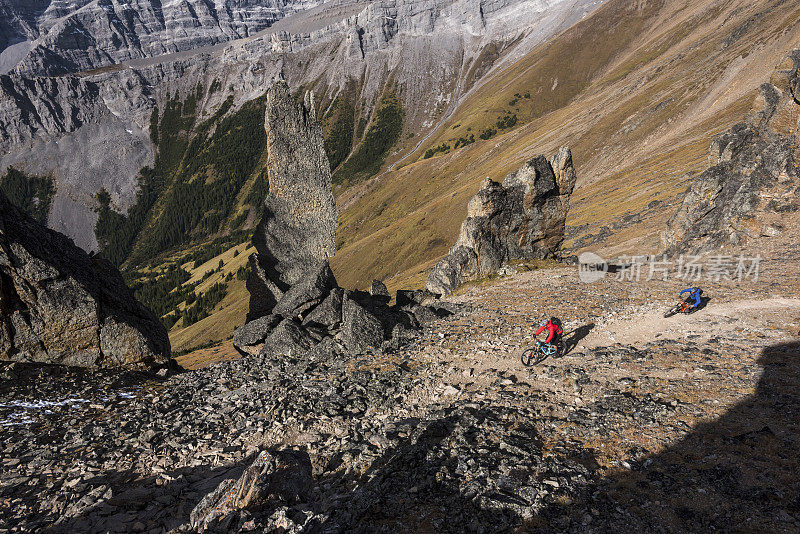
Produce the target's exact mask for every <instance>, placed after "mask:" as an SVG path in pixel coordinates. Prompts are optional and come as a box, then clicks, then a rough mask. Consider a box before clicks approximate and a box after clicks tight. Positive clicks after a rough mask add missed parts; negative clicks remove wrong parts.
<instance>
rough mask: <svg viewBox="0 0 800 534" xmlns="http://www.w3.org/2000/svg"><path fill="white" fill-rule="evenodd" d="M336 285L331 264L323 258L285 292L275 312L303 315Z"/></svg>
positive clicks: (292, 315) (293, 315)
mask: <svg viewBox="0 0 800 534" xmlns="http://www.w3.org/2000/svg"><path fill="white" fill-rule="evenodd" d="M335 287H337V285H336V278H335V277H334V276H333V271H331V266H330V264H329V263H328V260H327V259H325V260H322V261H320V262H318V263H317V265H316V266H315V267H313V268H311V269H309V271H308V273H307V275H306V276H305V277H303V278H302V279H301V280H300V281H299V282H298V283H296V284H294V285H293V286H291V287H290V288H289V289H288V291H286V292H285V293H284V294H283V296H282V297H281V299H280V301H278V304H277V305H276V306H275V308H274V310H273V312H274V313H275V314H278V315H282V316H284V317H297V316H299V315H302V314H304V313H305V312H306V311H308V310H310V309H311V308H313V307H314V306H316V305H317V304H319V303H320V302H321V301H322V299H323V298H325V297H326V296H328V294H329V293H330V292H331V290H332V289H334V288H335Z"/></svg>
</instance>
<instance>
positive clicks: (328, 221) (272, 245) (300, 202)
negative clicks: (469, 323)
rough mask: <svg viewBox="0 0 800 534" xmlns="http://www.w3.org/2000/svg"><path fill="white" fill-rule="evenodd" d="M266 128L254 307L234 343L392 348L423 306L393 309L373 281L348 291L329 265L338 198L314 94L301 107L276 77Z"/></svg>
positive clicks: (297, 351)
mask: <svg viewBox="0 0 800 534" xmlns="http://www.w3.org/2000/svg"><path fill="white" fill-rule="evenodd" d="M265 127H266V130H267V138H268V157H269V164H268V176H269V193H268V195H267V198H266V200H265V202H264V216H263V219H262V221H261V222H260V223H259V225H258V227H257V228H256V231H255V234H254V236H253V243H254V245H255V247H256V250H257V253H256V254H254V255H253V256H252V257H251V258H250V264H251V268H252V269H251V275H250V278H249V279H248V281H247V288H248V289H249V290H250V311H249V313H248V317H247V323H246V324H245V325H244V326H242V327H241V328H239V329H237V330H236V332H234V336H233V342H234V346H236V348H237V349H238V350H239V351H240V352H242V353H245V354H261V355H264V356H279V355H287V356H293V357H299V356H302V355H303V354H306V353H310V352H313V351H314V350H317V349H318V348H319V350H321V351H324V352H326V353H330V352H337V351H338V352H340V353H341V352H348V353H363V352H366V351H370V350H391V349H394V348H397V347H398V346H399V345H400V344H402V343H404V342H406V341H408V340H409V339H410V337H411V336H409V334H408V332H409V330H411V329H413V328H416V327H418V326H419V322H418V321H417V320H416V318H415V315H414V313H415V311H416V313H417V314H418V315H420V316H423V315H425V314H424V312H423V311H421V310H422V306H421V302H405V303H404V305H403V306H402V308H403V309H401V307H400V306H393V307H390V306H389V302H390V301H391V296H390V295H389V292H388V290H387V289H386V286H385V285H384V284H383V283H382V282H380V281H377V280H376V281H374V282H373V283H372V287H371V288H370V292H369V293H367V292H362V291H345V290H343V289H341V288H340V287H339V286H338V284H337V283H336V278H335V277H334V274H333V272H332V271H331V268H330V264H329V262H328V256H329V255H332V254H333V252H334V251H335V240H334V239H335V232H336V224H337V221H336V203H335V201H334V199H333V193H332V185H331V172H330V165H329V164H328V160H327V158H326V156H325V147H324V141H323V138H322V130H321V128H320V125H319V123H318V122H317V120H316V117H315V115H314V107H313V97H312V96H311V95H310V94H307V95H306V97H305V100H304V103H302V104H298V103H296V102H295V100H294V99H293V98H292V96H291V95H290V93H289V89H288V87H287V86H286V84H285V83H283V82H279V83H277V84H276V85H275V86H273V87H272V88H271V89H270V90H269V92H268V94H267V111H266V122H265ZM427 316H431V314H428V315H427ZM433 316H434V317H435V314H433Z"/></svg>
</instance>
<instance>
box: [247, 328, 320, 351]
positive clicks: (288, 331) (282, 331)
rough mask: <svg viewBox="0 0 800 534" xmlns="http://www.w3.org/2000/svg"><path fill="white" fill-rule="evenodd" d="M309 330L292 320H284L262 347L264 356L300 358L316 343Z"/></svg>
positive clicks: (273, 330) (271, 332)
mask: <svg viewBox="0 0 800 534" xmlns="http://www.w3.org/2000/svg"><path fill="white" fill-rule="evenodd" d="M316 341H319V340H315V339H314V336H313V335H312V334H311V332H309V331H308V330H307V329H305V328H303V327H302V326H301V325H299V324H298V323H296V322H295V321H294V320H292V319H284V320H283V321H281V322H280V323H279V324H278V326H276V327H275V328H273V329H272V331H270V333H269V335H268V336H267V338H266V339H265V340H264V345H263V346H262V347H261V352H260V353H259V354H261V355H262V356H270V357H277V356H290V357H298V356H302V355H303V354H305V353H306V352H307V351H308V350H309V349H310V348H311V347H313V346H314V345H315V343H316Z"/></svg>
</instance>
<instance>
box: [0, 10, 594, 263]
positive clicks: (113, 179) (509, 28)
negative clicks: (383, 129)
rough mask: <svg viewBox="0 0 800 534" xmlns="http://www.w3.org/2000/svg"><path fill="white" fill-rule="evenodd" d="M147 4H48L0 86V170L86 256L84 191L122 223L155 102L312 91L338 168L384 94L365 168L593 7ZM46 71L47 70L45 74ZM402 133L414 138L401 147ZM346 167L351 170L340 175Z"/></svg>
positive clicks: (211, 105) (149, 148)
mask: <svg viewBox="0 0 800 534" xmlns="http://www.w3.org/2000/svg"><path fill="white" fill-rule="evenodd" d="M15 5H16V4H15ZM159 5H161V4H160V3H149V2H136V3H126V4H124V5H123V4H119V5H118V4H116V3H113V2H100V1H94V2H85V3H80V5H79V4H77V3H76V4H74V5H73V4H72V3H70V4H64V3H58V4H56V3H53V4H52V5H51V4H48V7H47V9H46V10H45V11H46V12H47V13H54V12H55V11H53V10H55V9H56V8H57V7H58V8H59V9H61V11H59V13H61V15H60V18H58V22H57V23H54V25H53V26H52V27H49V29H48V31H47V32H46V33H43V32H44V29H42V30H41V31H40V30H36V31H39V32H40V33H41V36H40V37H39V40H40V41H41V42H42V43H44V42H45V41H47V44H46V45H45V44H43V45H42V46H40V47H35V48H34V49H33V50H31V52H30V53H29V54H28V57H27V58H26V59H25V60H24V61H23V62H21V63H20V64H19V65H17V67H16V68H15V69H14V70H13V71H12V72H10V73H9V74H8V75H6V76H2V77H0V172H2V170H4V169H5V168H7V167H8V166H9V165H14V166H15V167H17V168H20V169H22V170H24V171H26V172H28V173H30V174H38V175H52V176H53V177H54V178H55V179H56V184H57V188H56V189H57V190H56V196H55V200H54V202H53V206H52V209H51V213H50V216H49V218H48V225H49V226H50V227H51V228H53V229H56V230H58V231H61V232H62V233H65V234H67V235H69V236H70V237H72V238H73V240H74V241H75V242H76V243H77V244H78V245H79V246H81V247H83V248H84V249H87V250H97V247H98V245H97V240H96V236H95V234H94V227H95V223H96V221H97V214H96V212H95V207H96V202H95V195H96V194H97V192H98V190H99V189H100V188H104V189H106V190H107V191H108V192H109V193H110V195H111V197H112V204H113V207H114V209H115V210H116V211H117V212H118V213H120V214H122V215H125V214H126V213H127V212H128V210H129V209H130V208H131V206H133V205H134V204H135V203H136V193H137V191H139V190H140V184H139V183H138V175H139V171H140V170H141V169H142V168H143V167H145V166H152V165H153V164H154V161H155V159H156V155H157V154H156V152H157V151H156V149H155V148H154V145H155V144H157V143H156V142H155V140H153V139H152V138H151V135H150V133H151V131H150V122H151V117H152V115H153V110H154V109H157V110H158V112H159V113H163V110H164V109H165V107H167V106H168V103H169V101H170V100H171V99H176V98H177V99H180V100H185V99H186V98H187V96H188V95H190V94H192V93H193V92H195V91H196V88H197V87H198V85H199V86H201V87H202V88H203V89H204V96H203V98H202V100H201V101H199V102H198V103H197V106H198V108H197V116H198V123H200V122H201V121H202V120H205V119H208V118H212V117H216V118H215V120H214V121H213V123H214V124H218V121H219V120H220V119H221V117H217V116H216V113H217V112H218V111H219V110H220V109H221V108H222V107H223V106H225V105H226V104H225V102H226V101H227V99H228V97H229V96H232V97H233V105H232V106H231V107H230V108H226V109H228V110H229V112H235V111H236V110H237V109H239V108H240V107H241V106H242V105H243V104H244V103H245V102H247V101H250V100H253V99H256V98H258V97H261V96H262V95H263V94H264V92H265V91H266V89H267V88H268V87H269V86H270V85H271V84H272V82H273V81H274V80H276V79H278V78H279V77H281V76H283V77H285V79H286V80H287V81H288V82H289V85H290V87H292V88H293V89H297V88H300V87H301V86H302V87H303V88H304V89H311V88H313V89H314V90H315V92H316V94H318V95H324V97H323V98H322V99H321V100H320V101H319V102H318V103H317V105H318V106H319V108H320V109H319V110H318V111H319V113H320V118H321V119H322V120H323V121H324V122H325V124H326V131H327V130H330V129H335V128H334V125H335V124H337V123H339V122H341V124H344V125H345V126H344V127H343V128H344V131H345V135H344V136H343V137H341V138H338V137H337V139H339V141H340V143H341V149H340V150H341V154H342V157H344V158H346V157H348V156H349V155H351V154H355V153H356V152H357V150H356V149H357V147H358V146H360V145H361V144H362V143H364V141H365V139H373V138H370V137H369V127H370V125H371V124H372V123H373V122H375V121H376V120H377V118H378V117H377V115H376V114H375V113H374V112H375V110H376V108H377V107H379V106H380V104H381V102H383V101H385V99H387V98H389V97H390V96H392V95H394V97H396V98H397V99H398V106H397V110H396V111H397V114H398V116H402V124H396V125H395V126H396V127H399V130H398V131H397V133H395V134H393V135H394V136H393V137H392V138H391V139H390V141H389V145H388V146H386V147H382V148H381V149H380V155H379V157H375V156H371V157H369V158H366V157H364V158H362V165H364V163H363V161H366V162H367V164H368V165H373V164H376V162H377V164H378V166H380V164H381V163H382V162H383V160H384V159H385V158H388V157H390V156H391V152H392V151H394V150H397V149H398V148H400V149H402V148H403V147H402V145H403V144H404V143H408V144H414V143H417V142H418V141H417V140H418V139H419V136H422V135H423V132H425V131H426V130H428V129H429V128H430V127H431V126H432V125H433V124H435V122H436V121H437V120H438V119H439V118H440V117H442V116H443V115H446V114H447V113H449V112H451V110H452V108H453V107H454V106H455V103H456V100H457V99H458V98H459V95H462V94H464V93H465V92H466V91H468V90H469V89H470V88H471V87H472V86H474V85H475V84H476V83H477V81H478V80H479V79H480V77H481V76H482V75H483V74H485V73H486V72H488V70H489V69H490V68H491V67H492V66H493V65H494V64H495V63H496V62H497V61H498V60H499V57H500V55H501V52H502V51H506V50H511V48H512V47H523V46H524V47H530V46H534V45H535V44H538V43H540V42H542V40H544V39H546V38H547V37H548V36H550V35H552V34H553V33H554V32H557V31H559V30H560V29H562V28H564V27H566V26H568V25H569V24H571V23H572V22H573V21H575V20H577V19H578V18H580V17H581V16H583V15H584V14H585V13H586V12H587V11H589V10H591V9H593V8H594V6H595V2H591V1H589V0H563V1H560V2H557V1H553V0H503V1H502V2H484V1H481V2H471V1H466V0H459V1H446V2H445V1H432V0H425V1H422V0H384V1H382V2H375V3H369V4H364V3H359V2H357V1H350V0H341V1H335V2H325V3H322V4H320V5H318V6H317V7H313V8H310V9H306V8H309V7H310V6H311V5H312V4H309V3H303V2H299V3H283V2H280V3H275V4H274V6H273V5H272V4H270V5H267V6H265V4H264V3H262V2H236V3H233V2H217V3H215V4H214V6H216V7H214V9H212V8H211V7H209V6H210V5H211V4H209V3H207V2H188V3H187V2H174V3H168V4H167V3H165V4H164V5H163V6H161V8H159ZM301 9H304V10H303V11H301ZM47 10H49V11H47ZM214 10H216V11H215V12H216V15H214V13H213V12H214ZM270 10H278V11H280V13H279V14H278V15H276V16H277V17H279V18H280V20H279V21H277V22H275V23H274V24H272V25H271V26H269V28H267V29H265V30H262V31H256V30H255V28H258V27H261V26H262V22H263V24H267V19H270V17H272V15H269V13H272V11H270ZM192 11H194V13H195V15H192V14H191V12H192ZM162 15H163V19H164V21H162V20H161V18H162ZM44 16H45V15H41V16H40V17H39V18H36V17H34V19H36V20H39V19H41V18H42V17H44ZM214 17H216V18H214ZM223 19H225V21H228V22H224V23H223ZM170 21H172V22H170ZM259 21H262V22H259ZM42 28H44V27H42ZM79 30H80V31H79ZM82 32H86V34H88V35H89V36H94V37H87V36H86V35H85V34H84V33H82ZM56 36H58V37H56ZM237 37H242V38H241V39H237ZM51 41H53V42H51ZM55 41H57V42H58V43H61V44H60V45H58V46H57V45H56V43H55ZM37 42H39V41H37ZM176 43H177V44H176ZM212 43H218V44H212ZM209 44H210V45H211V46H206V45H209ZM512 45H513V46H512ZM515 49H516V48H515ZM487 50H488V51H493V52H491V53H489V52H488V51H487ZM485 51H487V52H485ZM51 55H53V57H51ZM55 56H57V57H55ZM131 58H134V59H131ZM97 67H102V68H100V69H97ZM88 68H93V69H95V70H92V71H90V72H86V69H88ZM53 69H55V70H53ZM55 72H58V73H62V74H61V75H59V76H57V77H52V76H48V75H47V74H48V73H50V74H53V73H55ZM65 72H67V73H68V74H63V73H65ZM420 72H425V73H426V75H425V76H419V73H420ZM390 79H391V80H392V83H391V84H388V83H387V80H390ZM212 87H213V88H214V90H213V91H212V90H211V88H212ZM201 118H202V119H201ZM378 126H380V124H377V123H376V127H378ZM212 131H213V129H212ZM376 131H377V130H376ZM400 132H402V133H403V134H404V135H401V133H400ZM406 134H408V135H412V136H414V137H412V138H411V139H410V140H407V139H406V137H407V135H406ZM332 135H333V136H335V134H332ZM328 137H331V135H329V136H328ZM394 145H397V146H394ZM408 148H411V147H408ZM372 149H373V148H372V147H369V150H372ZM87 161H88V162H90V165H87V164H86V162H87ZM361 171H362V169H361V168H360V167H359V166H357V165H356V166H355V168H354V170H353V171H352V173H350V174H359V173H360V172H361ZM370 172H372V171H370Z"/></svg>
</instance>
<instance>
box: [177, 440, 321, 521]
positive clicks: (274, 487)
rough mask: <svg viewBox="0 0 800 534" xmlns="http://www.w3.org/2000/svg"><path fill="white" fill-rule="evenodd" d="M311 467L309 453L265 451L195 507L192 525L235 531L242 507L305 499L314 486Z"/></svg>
mask: <svg viewBox="0 0 800 534" xmlns="http://www.w3.org/2000/svg"><path fill="white" fill-rule="evenodd" d="M311 470H312V468H311V460H310V459H309V456H308V453H306V452H300V451H294V450H285V451H277V452H272V453H271V452H268V451H262V452H261V453H260V454H259V455H258V457H257V458H256V459H255V461H254V462H253V463H252V464H251V465H250V466H249V467H248V468H247V469H245V470H244V473H242V476H241V477H239V478H238V479H235V478H232V479H227V480H224V481H222V482H221V483H220V484H219V486H217V488H216V489H215V490H214V491H212V492H211V493H209V494H208V495H206V496H205V497H204V498H203V499H202V500H201V501H200V502H199V503H198V504H197V506H195V508H194V510H192V513H191V515H190V522H191V526H192V528H193V529H195V530H197V531H199V532H204V531H211V532H235V531H239V530H240V528H241V527H240V526H239V525H237V524H236V520H237V519H238V516H239V513H240V511H241V510H244V509H246V508H248V507H252V508H258V509H260V510H261V511H263V510H265V509H267V510H269V509H274V508H278V507H279V506H281V505H293V504H296V503H298V502H302V501H303V500H305V499H307V498H308V497H309V494H310V492H311V488H312V487H313V485H314V479H313V478H312V477H311Z"/></svg>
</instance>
